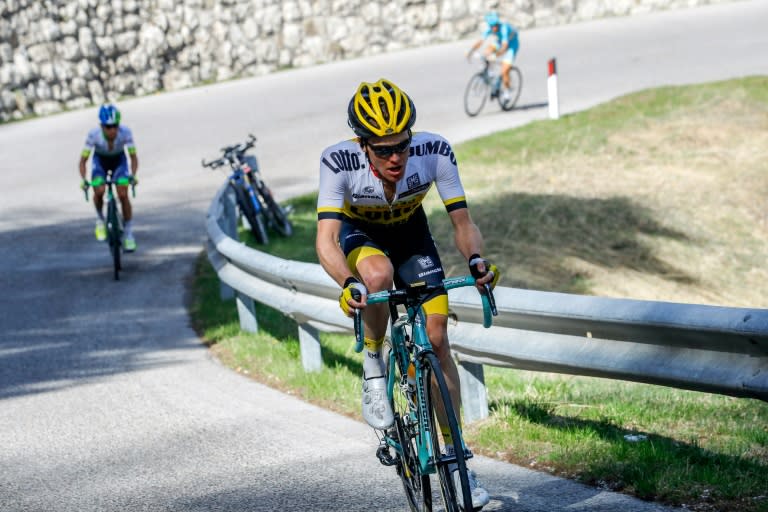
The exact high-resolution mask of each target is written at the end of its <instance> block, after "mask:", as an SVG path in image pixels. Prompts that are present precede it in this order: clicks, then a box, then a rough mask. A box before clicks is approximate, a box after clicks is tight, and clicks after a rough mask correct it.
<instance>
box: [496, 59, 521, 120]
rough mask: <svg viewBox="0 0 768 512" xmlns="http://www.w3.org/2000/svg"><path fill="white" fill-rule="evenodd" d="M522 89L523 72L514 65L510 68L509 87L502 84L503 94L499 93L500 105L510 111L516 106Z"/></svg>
mask: <svg viewBox="0 0 768 512" xmlns="http://www.w3.org/2000/svg"><path fill="white" fill-rule="evenodd" d="M522 90H523V73H521V72H520V69H519V68H517V67H515V66H512V69H510V70H509V87H503V86H502V88H501V94H499V106H500V107H501V109H502V110H504V111H508V110H512V109H513V108H515V105H517V100H518V99H519V98H520V93H521V92H522Z"/></svg>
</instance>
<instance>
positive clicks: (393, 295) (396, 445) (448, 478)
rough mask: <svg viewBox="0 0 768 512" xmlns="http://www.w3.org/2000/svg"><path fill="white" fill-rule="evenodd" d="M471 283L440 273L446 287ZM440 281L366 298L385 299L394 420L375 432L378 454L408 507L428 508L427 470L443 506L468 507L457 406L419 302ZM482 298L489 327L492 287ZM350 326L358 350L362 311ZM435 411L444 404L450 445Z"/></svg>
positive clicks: (450, 509)
mask: <svg viewBox="0 0 768 512" xmlns="http://www.w3.org/2000/svg"><path fill="white" fill-rule="evenodd" d="M474 285H475V279H474V278H473V277H472V276H463V277H453V278H448V279H444V280H443V287H445V289H447V290H450V289H453V288H460V287H463V286H474ZM438 288H440V286H439V285H438V286H435V285H427V284H425V283H423V282H418V283H413V284H411V285H409V286H407V287H405V288H402V289H396V290H385V291H381V292H375V293H370V294H368V299H367V302H368V304H369V305H370V304H378V303H384V302H386V303H388V304H389V311H390V326H391V332H390V338H389V340H386V341H385V344H384V349H383V357H384V361H385V363H386V368H387V396H388V397H389V401H390V404H391V406H392V410H393V412H394V417H395V421H394V425H393V426H392V427H391V428H389V429H387V430H385V431H378V430H377V431H376V432H377V434H378V435H379V439H380V443H379V447H378V449H377V451H376V456H377V457H378V459H379V461H380V462H381V463H382V464H383V465H385V466H394V467H395V470H396V471H397V474H398V476H399V477H400V480H401V481H402V484H403V489H404V490H405V494H406V498H407V500H408V505H409V507H410V510H412V511H413V512H429V511H431V510H432V505H433V493H432V482H431V480H430V478H431V477H432V475H435V479H436V481H437V482H438V485H439V493H437V492H436V493H435V495H436V496H435V497H437V498H438V499H439V500H442V508H443V509H444V510H446V511H447V512H459V511H460V510H465V511H470V510H472V495H471V491H470V488H469V476H468V473H467V460H468V459H470V458H471V457H472V453H471V452H470V450H469V449H467V447H466V446H465V444H464V440H463V438H462V434H461V429H460V427H459V425H460V423H459V420H458V418H459V411H457V410H455V409H454V407H453V404H452V402H451V396H450V394H449V392H448V386H447V384H446V381H445V376H444V375H443V371H442V370H441V368H440V362H439V361H438V358H437V355H436V354H435V352H434V351H433V349H432V344H431V343H430V341H429V338H428V337H427V329H426V315H425V313H424V309H423V308H422V304H423V303H424V301H425V300H426V299H427V298H428V297H429V295H430V293H432V292H434V291H435V290H437V289H438ZM481 300H482V304H483V325H484V326H485V327H490V325H491V323H492V317H493V316H494V315H496V314H497V313H496V304H495V300H494V298H493V293H492V292H491V288H490V286H487V285H486V287H485V293H481ZM398 306H403V307H404V309H405V314H402V315H401V314H399V311H398ZM354 325H355V338H356V345H355V350H356V351H357V352H361V351H362V349H363V337H364V333H363V330H364V329H363V325H362V315H361V312H360V310H356V312H355V317H354ZM409 371H410V377H409ZM438 410H440V411H445V417H446V418H447V422H448V426H449V427H450V432H451V438H452V443H453V450H446V447H445V446H444V441H443V439H442V436H441V434H440V426H439V424H438V422H437V417H438V416H437V411H438ZM451 452H452V453H451ZM448 453H451V454H450V455H448ZM454 471H458V472H459V476H460V478H459V480H460V482H461V488H460V489H457V488H456V486H455V484H454V477H453V472H454Z"/></svg>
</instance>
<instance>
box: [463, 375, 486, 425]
mask: <svg viewBox="0 0 768 512" xmlns="http://www.w3.org/2000/svg"><path fill="white" fill-rule="evenodd" d="M457 367H458V369H459V380H460V381H461V404H462V408H463V410H464V421H465V422H466V423H472V422H473V421H477V420H481V419H483V418H487V417H488V394H487V392H486V389H485V374H484V372H483V365H481V364H477V363H470V362H468V361H460V362H459V364H458V365H457Z"/></svg>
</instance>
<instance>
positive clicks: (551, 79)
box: [547, 58, 560, 119]
mask: <svg viewBox="0 0 768 512" xmlns="http://www.w3.org/2000/svg"><path fill="white" fill-rule="evenodd" d="M547 98H548V101H549V118H550V119H559V118H560V104H559V103H558V98H557V63H556V62H555V59H554V58H552V59H549V76H548V77H547Z"/></svg>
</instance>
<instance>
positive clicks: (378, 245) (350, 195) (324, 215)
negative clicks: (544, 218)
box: [316, 79, 499, 510]
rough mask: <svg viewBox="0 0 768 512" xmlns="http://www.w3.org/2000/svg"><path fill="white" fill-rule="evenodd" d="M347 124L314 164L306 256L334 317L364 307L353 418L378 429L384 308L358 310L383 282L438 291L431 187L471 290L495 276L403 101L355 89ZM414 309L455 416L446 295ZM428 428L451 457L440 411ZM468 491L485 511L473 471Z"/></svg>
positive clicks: (448, 165) (456, 185) (440, 150)
mask: <svg viewBox="0 0 768 512" xmlns="http://www.w3.org/2000/svg"><path fill="white" fill-rule="evenodd" d="M347 116H348V117H347V121H348V123H349V126H350V127H351V128H352V131H354V132H355V135H356V137H355V138H353V139H349V140H345V141H342V142H339V143H337V144H334V145H332V146H329V147H328V148H326V149H325V151H323V154H322V155H321V157H320V188H319V192H318V199H317V218H318V221H317V240H316V249H317V254H318V258H319V260H320V264H321V265H322V266H323V268H324V269H325V271H326V272H327V273H328V275H330V276H331V277H332V278H333V279H334V281H336V282H337V283H338V284H339V286H341V288H342V292H341V295H340V297H339V305H340V306H341V309H342V310H343V311H344V313H346V314H347V315H350V316H351V315H352V314H353V310H354V309H356V308H361V309H364V311H363V322H364V323H365V339H364V343H365V348H364V351H363V354H364V358H363V386H362V387H363V392H362V405H363V418H364V419H365V420H366V421H367V422H368V424H369V425H371V426H372V427H373V428H375V429H381V430H384V429H387V428H389V427H390V426H391V425H392V423H393V422H394V415H393V412H392V409H391V407H390V405H389V401H388V400H387V395H386V379H385V377H384V362H383V361H382V357H381V350H382V345H383V343H384V336H385V334H386V329H387V324H388V318H389V310H388V308H387V305H386V304H376V305H372V306H366V297H367V294H368V291H371V292H377V291H381V290H388V289H391V288H392V285H393V283H394V284H395V285H397V286H398V287H400V286H405V285H407V284H410V283H413V282H417V281H425V282H426V283H427V284H434V285H442V280H443V278H444V277H445V274H444V272H443V267H442V264H441V262H440V257H439V255H438V252H437V248H436V246H435V242H434V240H433V239H432V234H431V233H430V231H429V225H428V224H427V216H426V213H425V212H424V208H423V207H422V205H421V203H422V201H423V200H424V197H425V196H426V195H427V192H429V190H430V188H432V185H433V184H434V185H435V186H436V188H437V191H438V193H439V194H440V197H441V199H442V201H443V204H444V205H445V209H446V211H447V213H448V216H449V217H450V220H451V223H452V225H453V230H454V241H455V243H456V247H457V248H458V250H459V252H461V254H462V255H463V256H464V257H465V258H466V260H467V263H468V265H469V269H470V271H471V272H472V274H473V275H474V276H475V277H476V278H477V283H478V287H479V288H483V285H484V284H485V283H491V285H492V286H495V284H496V282H497V281H498V279H499V271H498V269H497V268H496V266H495V265H492V264H491V263H489V262H488V261H487V260H485V259H484V258H482V257H481V256H480V253H481V252H482V250H483V237H482V235H481V233H480V230H479V229H478V227H477V225H476V224H475V223H474V221H473V220H472V218H471V217H470V215H469V209H468V207H467V201H466V198H465V196H464V189H463V187H462V184H461V180H460V179H459V169H458V166H457V164H456V157H455V155H454V153H453V150H452V149H451V146H450V144H449V143H448V141H446V140H445V139H444V138H443V137H442V136H440V135H438V134H435V133H429V132H416V133H413V132H412V131H411V128H412V127H413V124H414V123H415V122H416V108H415V106H414V104H413V101H411V98H410V97H409V96H408V95H407V94H405V93H404V92H403V91H402V90H401V89H399V88H398V87H397V86H396V85H395V84H393V83H392V82H390V81H389V80H386V79H381V80H379V81H378V82H375V83H367V82H363V83H361V84H360V86H359V87H358V89H357V91H356V92H355V94H354V96H352V99H351V100H350V101H349V105H348V107H347ZM355 290H356V291H357V292H359V294H360V295H359V297H358V298H357V299H356V298H355V294H354V293H353V291H355ZM423 308H424V311H425V313H426V317H427V320H426V324H427V326H426V327H427V334H428V336H429V339H430V342H431V343H432V345H433V347H434V351H435V354H436V355H437V357H438V359H439V360H440V366H441V368H442V369H443V372H444V373H445V378H446V382H447V383H448V388H449V392H450V394H451V401H452V402H453V405H454V409H455V410H456V411H459V410H460V405H461V394H460V389H459V377H458V370H457V368H456V363H455V362H454V360H453V358H452V357H451V352H450V346H449V344H448V294H447V292H446V290H445V289H444V288H443V289H442V290H440V291H438V292H436V293H434V294H433V295H431V296H430V297H429V298H428V299H427V300H426V301H425V302H424V304H423ZM438 421H439V423H440V426H441V431H442V435H443V438H444V439H445V446H446V447H449V449H452V447H453V445H452V439H451V433H450V428H448V424H447V420H446V418H445V413H444V412H443V413H442V417H441V414H440V412H438ZM454 475H455V477H454V478H457V477H458V472H455V473H454ZM470 488H471V490H472V503H473V505H474V506H475V509H476V510H477V509H479V508H481V507H483V506H485V505H486V504H487V503H488V501H489V496H488V492H487V491H485V489H483V488H482V487H481V486H480V485H479V484H478V482H477V480H476V477H475V475H474V473H473V472H470Z"/></svg>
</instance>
